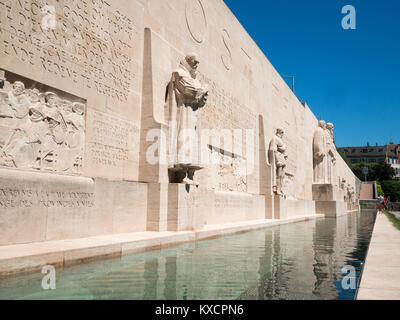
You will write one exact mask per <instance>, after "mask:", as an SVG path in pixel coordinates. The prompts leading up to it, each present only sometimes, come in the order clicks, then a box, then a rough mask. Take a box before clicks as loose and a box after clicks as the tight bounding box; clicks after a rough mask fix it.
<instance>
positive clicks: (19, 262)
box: [0, 215, 324, 277]
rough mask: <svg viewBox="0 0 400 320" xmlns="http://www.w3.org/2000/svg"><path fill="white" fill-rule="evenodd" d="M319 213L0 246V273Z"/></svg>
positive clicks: (245, 229)
mask: <svg viewBox="0 0 400 320" xmlns="http://www.w3.org/2000/svg"><path fill="white" fill-rule="evenodd" d="M323 216H324V215H310V216H303V217H292V218H290V219H284V220H253V221H247V222H242V223H226V224H219V225H207V226H205V228H204V229H203V230H201V231H181V232H135V233H125V234H116V235H106V236H95V237H89V238H83V239H74V240H58V241H47V242H39V243H30V244H18V245H11V246H0V277H6V276H9V275H11V274H16V273H27V272H35V271H40V270H41V268H42V267H43V266H45V265H53V266H54V267H63V266H68V265H72V264H78V263H82V262H85V261H91V260H96V259H102V258H108V257H121V256H124V255H127V254H131V253H135V252H140V251H145V250H151V249H160V248H163V247H168V246H173V245H177V244H181V243H186V242H194V241H199V240H204V239H211V238H217V237H223V236H227V235H232V234H237V233H244V232H248V231H253V230H258V229H264V228H268V227H273V226H278V225H284V224H288V223H295V222H301V221H307V220H311V219H317V218H322V217H323Z"/></svg>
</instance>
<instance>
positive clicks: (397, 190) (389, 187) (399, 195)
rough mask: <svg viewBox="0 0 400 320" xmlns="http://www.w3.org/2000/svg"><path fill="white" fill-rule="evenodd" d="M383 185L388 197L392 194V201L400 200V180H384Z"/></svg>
mask: <svg viewBox="0 0 400 320" xmlns="http://www.w3.org/2000/svg"><path fill="white" fill-rule="evenodd" d="M381 185H382V190H383V193H384V194H385V196H386V197H389V196H390V200H391V201H392V202H395V201H396V202H398V201H400V181H394V180H391V181H382V182H381Z"/></svg>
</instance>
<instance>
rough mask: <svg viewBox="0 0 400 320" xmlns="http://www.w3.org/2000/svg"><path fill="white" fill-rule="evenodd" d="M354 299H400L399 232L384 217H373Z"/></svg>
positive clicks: (381, 215) (380, 215)
mask: <svg viewBox="0 0 400 320" xmlns="http://www.w3.org/2000/svg"><path fill="white" fill-rule="evenodd" d="M397 214H398V216H400V213H397ZM357 300H400V230H398V229H396V228H395V227H394V226H393V224H392V223H391V222H390V221H389V219H388V218H387V217H386V215H385V214H379V213H378V215H377V218H376V222H375V227H374V231H373V234H372V239H371V244H370V247H369V250H368V256H367V259H366V261H365V266H364V271H363V275H362V279H361V284H360V289H359V291H358V296H357Z"/></svg>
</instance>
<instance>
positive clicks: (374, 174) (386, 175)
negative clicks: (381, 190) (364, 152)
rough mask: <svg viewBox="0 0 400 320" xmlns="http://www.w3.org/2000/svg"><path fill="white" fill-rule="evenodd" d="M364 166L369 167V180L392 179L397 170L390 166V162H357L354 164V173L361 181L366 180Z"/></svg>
mask: <svg viewBox="0 0 400 320" xmlns="http://www.w3.org/2000/svg"><path fill="white" fill-rule="evenodd" d="M364 167H367V168H368V175H367V180H368V181H385V180H392V179H393V177H394V175H395V171H394V169H393V168H392V167H391V166H390V164H387V163H384V162H381V163H364V162H361V163H357V164H355V165H353V166H352V169H353V172H354V174H355V175H356V176H357V178H358V179H360V180H361V181H364V180H365V176H364V171H363V169H364Z"/></svg>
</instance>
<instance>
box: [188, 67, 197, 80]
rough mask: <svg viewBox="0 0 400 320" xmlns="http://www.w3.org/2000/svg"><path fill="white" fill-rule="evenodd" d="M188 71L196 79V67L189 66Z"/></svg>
mask: <svg viewBox="0 0 400 320" xmlns="http://www.w3.org/2000/svg"><path fill="white" fill-rule="evenodd" d="M189 72H190V75H191V76H192V78H193V79H196V77H197V74H198V72H197V68H190V70H189Z"/></svg>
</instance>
